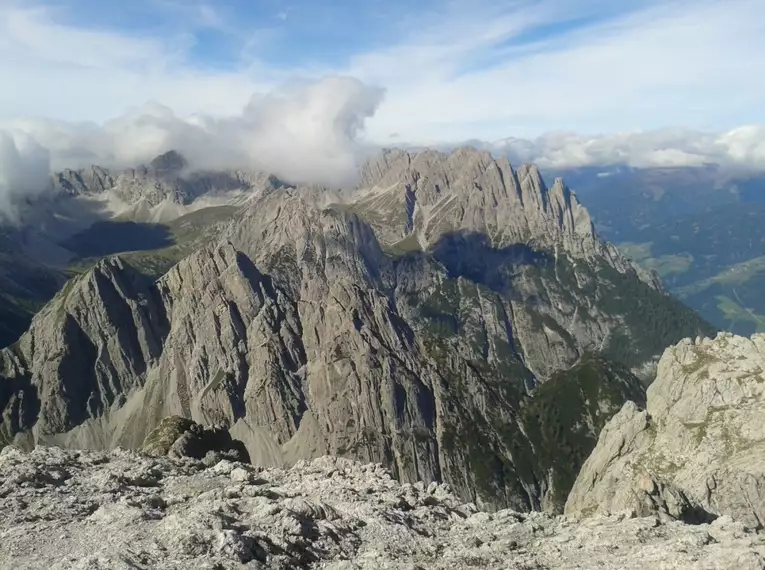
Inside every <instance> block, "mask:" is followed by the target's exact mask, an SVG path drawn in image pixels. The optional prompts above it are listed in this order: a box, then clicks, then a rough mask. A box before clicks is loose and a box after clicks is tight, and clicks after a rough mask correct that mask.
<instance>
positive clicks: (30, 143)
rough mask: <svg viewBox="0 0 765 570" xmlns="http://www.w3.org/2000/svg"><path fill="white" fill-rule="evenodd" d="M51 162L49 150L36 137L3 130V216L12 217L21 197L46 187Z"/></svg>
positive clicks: (0, 193) (0, 165) (0, 176)
mask: <svg viewBox="0 0 765 570" xmlns="http://www.w3.org/2000/svg"><path fill="white" fill-rule="evenodd" d="M49 164H50V161H49V155H48V152H47V150H45V149H44V148H43V147H41V146H40V145H39V144H37V142H36V141H35V140H34V139H33V138H32V137H29V136H26V135H24V134H23V133H15V134H10V133H5V132H2V131H0V218H2V217H10V218H12V217H13V215H14V212H15V208H14V204H15V202H16V200H17V199H18V198H20V197H24V196H30V195H34V194H36V193H39V192H40V191H42V190H43V189H44V188H45V187H46V185H47V177H48V167H49Z"/></svg>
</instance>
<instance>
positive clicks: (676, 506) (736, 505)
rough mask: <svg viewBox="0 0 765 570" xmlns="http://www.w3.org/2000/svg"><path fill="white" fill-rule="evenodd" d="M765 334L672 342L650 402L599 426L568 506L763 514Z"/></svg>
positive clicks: (762, 517) (740, 516)
mask: <svg viewBox="0 0 765 570" xmlns="http://www.w3.org/2000/svg"><path fill="white" fill-rule="evenodd" d="M763 426H765V335H762V334H759V335H754V336H752V337H751V338H745V337H739V336H734V335H731V334H729V333H720V334H719V335H717V337H715V338H714V339H712V338H697V339H696V340H691V339H686V340H683V341H682V342H680V343H678V344H677V345H675V346H673V347H670V348H668V349H667V350H666V351H665V352H664V355H663V356H662V358H661V361H660V362H659V367H658V373H657V376H656V380H655V381H654V383H653V384H651V386H650V387H649V388H648V394H647V406H646V409H645V410H640V409H639V408H638V407H637V406H635V405H634V404H632V403H631V402H628V403H627V404H625V405H624V407H623V409H622V411H621V412H620V413H619V414H617V415H616V416H615V417H614V418H613V419H612V420H611V421H610V422H609V423H608V424H607V425H606V427H605V428H604V429H603V432H602V433H601V436H600V439H599V441H598V445H597V447H596V448H595V450H594V451H593V453H592V455H591V456H590V458H589V459H588V460H587V462H586V463H585V465H584V466H583V468H582V471H581V473H580V474H579V477H578V478H577V481H576V483H575V485H574V487H573V489H572V491H571V494H570V496H569V498H568V502H567V504H566V512H567V513H570V514H582V513H585V514H586V513H593V512H606V511H618V510H621V509H632V510H634V511H635V512H637V513H639V514H640V513H642V514H646V513H660V514H662V515H665V516H669V517H671V518H677V519H683V520H687V521H690V522H703V521H706V520H712V519H714V518H716V517H719V516H723V515H729V516H732V517H733V518H735V519H737V520H740V521H742V522H744V523H745V524H747V525H748V526H749V527H750V528H753V529H761V528H763V522H764V521H765V492H763V489H765V454H764V453H763V450H765V430H763Z"/></svg>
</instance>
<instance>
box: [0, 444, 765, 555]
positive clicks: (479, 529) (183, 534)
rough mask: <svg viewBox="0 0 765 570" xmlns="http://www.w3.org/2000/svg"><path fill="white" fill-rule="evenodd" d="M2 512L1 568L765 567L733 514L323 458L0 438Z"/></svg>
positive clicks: (762, 547)
mask: <svg viewBox="0 0 765 570" xmlns="http://www.w3.org/2000/svg"><path fill="white" fill-rule="evenodd" d="M0 512H2V513H3V516H2V518H0V568H4V569H16V568H24V569H27V570H35V569H39V570H64V569H66V570H69V569H82V570H86V569H87V570H118V569H119V570H123V569H124V570H127V569H133V570H149V569H151V570H171V569H172V570H184V569H189V570H191V569H194V570H198V569H208V570H213V569H216V570H234V569H240V568H241V569H244V568H253V569H256V568H264V569H265V568H269V569H280V568H281V569H285V570H286V569H293V568H316V569H320V568H321V569H325V570H361V569H369V570H380V569H399V570H405V569H406V570H410V569H420V570H431V569H433V570H435V569H444V570H446V569H449V570H454V569H460V570H461V569H467V568H487V569H496V570H500V569H502V570H529V569H552V568H555V569H575V568H576V569H583V568H602V569H604V570H608V569H614V570H616V569H618V570H626V569H640V570H643V569H645V568H657V569H662V568H666V569H669V568H672V569H674V570H681V569H689V570H690V569H694V570H696V569H706V570H719V569H728V568H731V569H736V570H754V569H761V568H765V537H763V536H762V535H758V534H754V533H752V532H751V531H748V530H746V529H745V528H744V525H743V524H742V523H740V522H734V521H733V520H732V519H730V518H729V517H725V516H724V517H720V518H718V519H717V520H715V521H714V522H712V523H709V524H701V525H696V526H691V525H687V524H684V523H682V522H676V521H662V520H660V519H659V518H657V517H656V516H648V517H643V518H635V517H634V516H633V515H631V514H629V513H622V514H619V515H614V516H600V517H594V518H591V519H588V520H586V521H584V522H577V521H575V520H572V519H568V518H565V517H551V516H549V515H545V514H541V513H530V514H522V513H517V512H514V511H510V510H503V511H498V512H495V513H483V512H478V511H477V510H476V508H475V506H474V505H472V504H465V503H463V502H462V501H460V500H459V499H457V498H456V497H455V496H454V495H452V494H451V493H450V491H449V489H448V487H447V486H444V485H439V484H436V483H433V484H430V485H423V484H421V483H417V484H414V485H401V484H400V483H398V482H397V481H396V480H395V479H393V478H392V477H391V475H390V473H388V472H387V471H386V470H385V469H383V468H382V467H381V466H379V465H374V464H361V463H356V462H353V461H349V460H345V459H334V458H328V457H326V458H319V459H316V460H313V461H309V462H306V461H301V462H299V463H297V464H296V465H294V466H293V467H292V468H290V469H287V470H284V469H257V468H254V467H252V466H250V465H247V464H242V463H236V462H230V461H227V460H222V461H220V462H218V463H216V464H215V465H213V466H209V467H208V466H206V465H205V464H204V463H203V462H202V461H198V460H193V459H177V460H173V459H169V458H156V457H149V456H146V455H141V454H138V453H135V452H129V451H125V450H113V451H109V452H81V451H65V450H61V449H58V448H45V447H38V448H37V449H35V450H34V451H33V452H31V453H29V454H27V453H24V452H22V451H20V450H18V449H16V448H14V447H6V448H5V449H4V450H3V451H2V452H1V453H0Z"/></svg>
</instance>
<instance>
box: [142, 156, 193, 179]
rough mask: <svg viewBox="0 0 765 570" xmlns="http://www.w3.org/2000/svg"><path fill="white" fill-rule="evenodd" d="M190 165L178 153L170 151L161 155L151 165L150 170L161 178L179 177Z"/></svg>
mask: <svg viewBox="0 0 765 570" xmlns="http://www.w3.org/2000/svg"><path fill="white" fill-rule="evenodd" d="M188 165H189V163H188V162H187V161H186V159H185V158H184V157H183V155H181V154H180V153H179V152H178V151H175V150H170V151H168V152H166V153H164V154H160V155H159V156H157V157H156V158H154V160H152V161H151V162H150V163H149V168H150V169H151V170H152V171H154V172H156V173H157V174H159V175H160V176H177V175H179V174H180V173H181V171H183V170H184V169H185V168H187V167H188Z"/></svg>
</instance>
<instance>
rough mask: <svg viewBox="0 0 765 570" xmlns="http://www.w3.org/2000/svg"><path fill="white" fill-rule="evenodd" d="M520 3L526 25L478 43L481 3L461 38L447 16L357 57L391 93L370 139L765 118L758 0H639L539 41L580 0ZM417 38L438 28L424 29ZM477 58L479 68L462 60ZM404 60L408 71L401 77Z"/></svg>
mask: <svg viewBox="0 0 765 570" xmlns="http://www.w3.org/2000/svg"><path fill="white" fill-rule="evenodd" d="M516 4H518V3H516ZM526 4H530V5H529V6H526ZM590 4H591V5H592V6H593V7H595V8H596V7H597V3H590ZM520 5H521V7H520V8H517V9H515V10H514V11H513V12H511V14H515V15H517V16H518V18H520V21H521V22H522V25H521V26H520V29H519V28H518V27H516V23H517V20H514V19H512V18H507V19H506V20H501V19H500V20H498V21H499V22H500V24H502V25H501V26H500V28H499V29H495V31H494V33H493V34H492V35H491V37H490V38H488V39H487V40H486V41H485V42H483V43H481V44H480V45H476V44H475V42H474V41H473V40H472V39H471V38H473V37H474V36H473V35H472V30H473V25H474V23H475V22H476V21H481V20H480V19H481V18H482V17H483V16H484V14H483V13H482V11H481V10H476V13H475V15H474V16H472V17H470V16H469V15H466V16H465V18H464V23H463V27H464V30H465V32H466V33H465V35H464V36H463V35H461V34H459V33H454V32H452V29H453V26H454V23H453V22H451V23H449V24H450V25H451V26H452V29H449V28H447V29H446V32H445V33H444V34H443V35H442V36H441V37H440V40H439V39H434V40H432V41H428V42H426V43H424V44H423V43H420V42H419V41H418V40H416V39H412V40H407V41H406V42H404V43H403V44H401V45H398V46H394V47H391V48H386V49H384V50H380V51H377V52H374V53H372V54H368V55H366V56H364V57H360V58H357V60H356V62H357V65H356V66H355V67H354V68H353V72H354V75H357V76H359V77H360V78H362V79H366V78H367V77H372V78H374V77H376V76H377V74H379V73H382V74H383V75H384V76H385V77H386V83H385V86H386V87H387V88H388V91H389V97H388V99H387V101H386V104H385V105H384V106H383V107H381V109H380V112H379V113H378V115H377V116H376V117H375V118H374V120H373V121H371V122H370V126H369V127H370V134H371V136H374V137H375V138H378V139H381V140H384V139H385V137H386V134H387V133H390V132H398V133H401V135H402V137H404V138H405V139H407V140H411V141H413V142H417V143H433V142H437V141H441V140H454V139H465V138H476V137H477V138H485V139H494V138H500V137H502V136H508V135H515V136H535V135H538V134H540V133H543V132H546V131H552V130H559V129H566V130H574V131H580V132H581V131H583V132H592V131H600V132H615V131H622V130H637V129H655V128H660V127H665V126H671V125H684V126H688V127H691V128H696V129H704V130H723V129H725V128H730V127H731V126H733V125H735V124H741V123H746V122H751V121H753V120H757V119H759V118H760V117H761V114H760V112H761V103H760V102H761V101H762V100H763V99H765V59H763V58H761V57H759V56H758V54H761V53H764V52H765V35H763V34H762V32H761V23H760V22H762V21H763V20H765V3H763V2H761V0H726V1H725V2H722V1H718V0H715V1H713V0H702V1H700V2H692V3H691V2H685V1H679V0H670V1H668V2H662V3H653V2H643V3H642V5H643V6H647V7H645V8H643V9H640V10H633V11H631V12H629V11H628V12H627V13H626V14H624V15H622V16H619V17H614V18H612V19H601V20H598V21H595V22H594V23H591V24H589V25H587V26H586V27H583V28H581V27H580V28H577V29H574V30H573V31H571V32H570V33H568V34H563V35H558V36H554V37H552V38H551V39H547V40H544V39H543V40H538V41H535V42H533V43H529V42H527V41H522V39H519V38H521V36H522V34H524V33H528V32H529V29H530V26H534V25H536V24H537V23H538V22H539V21H540V20H543V19H544V18H545V17H548V16H549V15H550V14H555V15H557V17H551V20H550V21H552V22H555V21H560V20H565V19H566V13H565V11H562V12H558V11H556V10H557V8H561V9H563V7H565V6H566V5H568V6H574V7H577V6H579V4H578V3H571V2H568V3H563V2H561V1H556V0H542V2H541V3H533V4H531V3H526V2H521V3H520ZM539 6H542V7H547V8H548V10H547V11H542V12H540V11H539V10H540V8H539ZM538 15H539V16H538ZM421 36H422V37H425V38H430V37H434V34H432V33H431V32H430V31H429V30H427V29H426V30H423V31H422V34H421ZM514 38H515V40H516V41H515V43H513V41H512V40H513V39H514ZM508 40H510V43H509V44H508ZM476 60H477V61H478V62H480V63H482V65H478V64H475V65H472V66H470V65H467V66H466V64H465V62H468V63H474V62H475V61H476ZM396 62H399V64H398V65H400V66H401V67H405V68H406V73H399V74H398V75H396V73H395V68H396V65H397V63H396ZM401 62H406V64H405V65H404V64H403V63H401ZM434 69H435V70H437V71H436V72H435V73H434V72H433V71H432V70H434ZM418 77H420V78H421V79H419V80H418V79H417V78H418Z"/></svg>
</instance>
